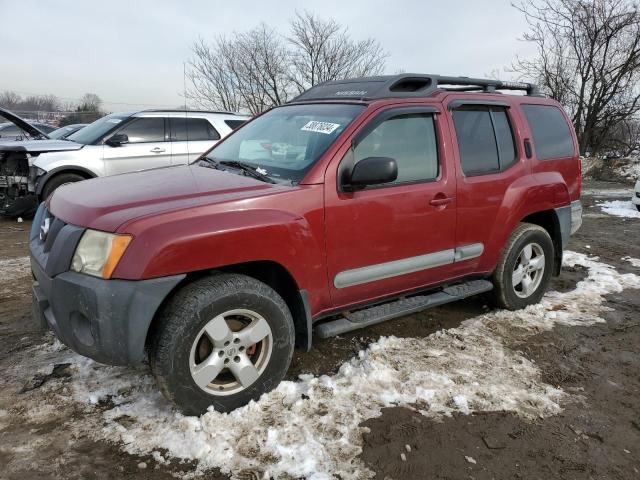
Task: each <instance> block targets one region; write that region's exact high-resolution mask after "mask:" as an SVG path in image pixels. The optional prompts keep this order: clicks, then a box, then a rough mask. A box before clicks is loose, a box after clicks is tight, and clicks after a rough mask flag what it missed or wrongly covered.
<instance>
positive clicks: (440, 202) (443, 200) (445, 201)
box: [429, 195, 453, 207]
mask: <svg viewBox="0 0 640 480" xmlns="http://www.w3.org/2000/svg"><path fill="white" fill-rule="evenodd" d="M451 202H453V198H451V197H445V196H439V195H436V196H435V197H434V198H432V199H431V201H430V202H429V205H431V206H433V207H443V206H445V205H449V204H450V203H451Z"/></svg>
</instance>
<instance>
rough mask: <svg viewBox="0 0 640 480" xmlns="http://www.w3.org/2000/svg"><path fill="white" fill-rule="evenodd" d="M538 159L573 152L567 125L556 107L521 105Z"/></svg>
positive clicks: (567, 155) (572, 153) (562, 155)
mask: <svg viewBox="0 0 640 480" xmlns="http://www.w3.org/2000/svg"><path fill="white" fill-rule="evenodd" d="M522 109H523V110H524V113H525V115H526V116H527V120H528V122H529V126H530V127H531V132H532V133H533V145H534V147H535V151H536V155H537V157H538V160H548V159H550V158H561V157H572V156H573V155H574V154H575V150H574V148H573V137H572V136H571V130H569V125H568V124H567V121H566V120H565V118H564V115H562V112H561V111H560V109H558V108H557V107H552V106H548V105H523V106H522Z"/></svg>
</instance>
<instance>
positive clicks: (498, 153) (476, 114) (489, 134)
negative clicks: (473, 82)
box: [453, 105, 517, 176]
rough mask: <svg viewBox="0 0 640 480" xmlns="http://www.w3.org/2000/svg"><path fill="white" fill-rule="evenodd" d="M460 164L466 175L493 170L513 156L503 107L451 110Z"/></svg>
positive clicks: (510, 161)
mask: <svg viewBox="0 0 640 480" xmlns="http://www.w3.org/2000/svg"><path fill="white" fill-rule="evenodd" d="M453 122H454V124H455V128H456V136H457V138H458V149H459V151H460V163H461V166H462V171H463V172H464V174H465V175H467V176H473V175H484V174H489V173H496V172H500V171H502V170H505V169H506V168H509V167H510V166H511V165H513V164H514V163H515V161H516V159H517V156H516V147H515V142H514V138H513V131H512V129H511V124H510V123H509V116H508V114H507V111H506V109H505V108H501V107H489V106H484V105H473V106H465V107H461V108H457V109H455V110H454V111H453Z"/></svg>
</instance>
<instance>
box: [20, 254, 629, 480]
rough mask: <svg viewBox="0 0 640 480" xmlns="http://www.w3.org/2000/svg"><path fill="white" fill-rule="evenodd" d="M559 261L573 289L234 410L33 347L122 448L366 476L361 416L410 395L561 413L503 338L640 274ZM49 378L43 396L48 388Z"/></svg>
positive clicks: (477, 407) (386, 349)
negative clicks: (572, 271)
mask: <svg viewBox="0 0 640 480" xmlns="http://www.w3.org/2000/svg"><path fill="white" fill-rule="evenodd" d="M636 261H640V260H636ZM564 262H565V265H567V266H569V267H573V266H582V267H584V268H586V269H587V271H588V276H587V277H586V278H585V279H584V280H582V281H581V282H579V283H578V284H577V285H576V288H575V289H574V290H573V291H570V292H565V293H558V292H549V293H548V294H547V295H546V296H545V297H544V299H543V300H542V302H541V303H540V304H538V305H533V306H530V307H528V308H527V309H525V310H521V311H518V312H509V311H503V310H499V311H493V312H490V313H487V314H484V315H481V316H478V317H475V318H472V319H469V320H467V321H465V322H463V323H462V324H461V325H460V326H459V327H458V328H452V329H449V330H443V331H439V332H437V333H434V334H432V335H430V336H428V337H425V338H403V339H399V338H394V337H387V338H381V339H380V340H379V341H377V342H375V343H373V344H371V345H370V346H369V348H368V349H366V350H364V351H361V352H360V353H359V355H358V356H357V357H356V358H353V359H351V360H350V361H348V362H346V363H345V364H343V365H342V367H341V368H340V369H339V371H338V373H336V374H334V375H325V376H321V377H315V376H312V375H303V376H301V377H300V378H299V380H298V381H295V382H291V381H287V382H282V383H281V384H280V385H279V386H278V388H276V389H275V390H274V391H272V392H270V393H268V394H265V395H263V396H262V398H261V399H260V400H259V401H258V402H252V403H250V404H249V405H247V406H246V407H243V408H240V409H238V410H236V411H234V412H232V413H229V414H222V413H218V412H215V411H209V412H208V413H206V414H205V415H203V416H201V417H185V416H183V415H181V414H180V413H177V412H176V411H175V410H174V409H172V408H171V406H170V405H169V404H168V402H166V401H165V400H164V398H163V397H162V396H161V395H160V393H159V392H158V391H157V390H156V388H155V386H154V385H153V381H152V379H151V377H150V376H149V375H148V374H147V373H146V369H145V368H143V367H141V368H137V369H134V368H120V367H107V366H102V365H99V364H97V363H95V362H92V361H91V360H87V359H84V358H82V357H79V356H77V355H75V354H73V353H72V352H69V351H68V350H66V349H64V348H61V346H60V345H59V343H57V344H54V345H53V346H48V347H44V348H43V347H38V349H36V350H34V354H33V361H34V364H37V362H38V361H40V362H41V363H45V362H47V361H48V362H52V360H53V359H55V363H61V362H69V363H71V364H72V366H71V367H70V370H71V377H70V378H69V379H66V380H65V383H64V385H65V386H66V387H65V389H66V388H69V389H70V390H71V392H70V395H68V396H67V397H65V398H63V397H61V396H60V395H58V396H57V397H56V396H53V397H51V396H50V397H49V398H54V399H55V400H50V401H51V402H54V403H55V402H77V403H78V404H80V405H81V406H82V408H84V409H85V410H86V412H87V414H86V415H84V416H82V417H81V418H78V417H77V416H75V418H73V419H72V420H69V428H75V429H77V431H78V432H79V433H80V432H82V433H86V432H93V434H94V435H95V436H96V438H97V439H106V440H109V441H112V442H115V443H116V444H118V445H120V447H121V448H122V449H123V450H125V451H126V452H129V453H132V454H150V455H152V456H153V457H154V458H155V459H156V461H159V462H164V461H166V460H169V461H170V460H171V459H172V457H173V458H177V459H185V460H194V461H195V462H197V464H198V471H206V470H207V469H208V468H212V467H217V468H219V469H220V470H221V471H222V472H224V473H229V474H231V476H232V477H233V478H247V477H250V476H252V478H269V477H273V478H291V477H294V478H298V477H308V478H313V479H325V478H332V477H335V476H339V477H341V478H343V479H355V478H368V477H371V476H372V473H371V472H370V471H368V470H367V468H366V467H365V466H364V465H363V464H362V463H361V462H360V461H359V459H358V458H357V456H358V455H359V453H360V452H361V445H362V432H363V429H362V428H361V427H360V426H359V425H360V423H361V422H363V421H364V420H366V419H369V418H372V417H376V416H379V415H380V412H381V409H382V408H383V407H388V406H395V405H404V406H409V407H411V408H416V409H417V410H418V411H420V412H421V413H422V414H424V415H426V416H429V417H436V418H437V417H441V416H443V415H450V414H451V413H453V412H462V413H471V412H474V411H495V410H509V411H513V412H516V413H518V414H520V415H522V416H524V417H528V418H532V417H540V416H543V417H544V416H549V415H554V414H557V413H558V412H560V410H561V408H562V407H561V406H562V403H563V402H566V401H571V399H572V397H571V396H570V395H569V394H568V393H566V392H564V391H562V390H560V389H558V388H555V387H553V386H551V385H548V384H546V383H544V382H543V381H542V380H541V376H540V371H539V369H538V367H537V366H536V365H535V364H534V363H533V362H531V361H530V360H528V359H526V358H525V357H523V356H522V355H521V354H520V353H519V352H518V351H515V350H512V349H510V348H509V347H508V346H507V345H513V344H515V343H518V342H522V341H526V338H527V337H529V336H531V335H535V334H537V333H539V332H542V331H545V330H549V329H552V328H553V327H554V326H556V325H566V326H580V325H591V324H594V323H597V322H603V321H604V320H603V319H602V318H601V317H600V315H601V313H602V312H603V311H604V310H606V309H607V307H606V306H604V305H603V302H604V301H605V299H604V295H607V294H610V293H614V292H620V291H621V290H623V289H625V288H640V276H637V275H634V274H624V275H623V274H619V273H618V272H616V271H615V269H613V268H612V267H610V266H608V265H605V264H603V263H601V262H599V261H598V259H597V258H596V257H587V256H585V255H582V254H578V253H573V252H566V254H565V258H564ZM38 356H40V357H38ZM16 368H18V367H16ZM20 368H24V367H20ZM57 381H58V380H54V381H52V383H55V382H57ZM47 385H49V384H47ZM47 385H45V386H43V387H41V390H43V391H44V393H40V395H43V394H44V395H48V394H47ZM49 388H51V387H49ZM34 413H35V412H34ZM90 422H93V423H90ZM165 459H166V460H165Z"/></svg>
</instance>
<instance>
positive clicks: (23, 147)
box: [0, 110, 249, 216]
mask: <svg viewBox="0 0 640 480" xmlns="http://www.w3.org/2000/svg"><path fill="white" fill-rule="evenodd" d="M248 118H249V117H246V116H242V115H237V114H234V113H227V112H208V111H184V110H182V111H177V110H176V111H172V110H144V111H140V112H129V113H114V114H111V115H107V116H106V117H103V118H101V119H99V120H97V121H95V122H93V123H92V124H90V125H88V126H86V127H84V128H82V129H81V130H78V131H77V132H76V133H74V134H72V135H70V136H68V137H67V138H66V139H65V140H34V141H27V142H13V143H12V144H8V143H7V144H2V145H0V214H4V215H8V216H17V215H26V214H28V213H29V210H33V209H34V208H35V206H36V205H37V203H38V201H41V200H45V199H46V198H47V197H48V196H49V195H51V193H53V191H54V190H55V189H56V188H58V187H59V186H60V185H63V184H65V183H70V182H77V181H81V180H85V179H88V178H93V177H101V176H106V175H115V174H118V173H126V172H134V171H140V170H147V169H150V168H158V167H169V166H172V165H183V164H186V163H188V162H192V161H194V160H195V159H196V158H198V157H199V156H200V155H201V154H202V153H203V152H205V151H206V150H208V149H209V148H211V147H212V146H213V145H215V144H216V143H217V142H218V140H220V139H221V138H223V137H224V136H226V135H228V134H229V133H231V131H233V130H234V129H235V128H237V127H239V126H240V125H242V124H243V123H244V122H245V121H246V120H247V119H248Z"/></svg>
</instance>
